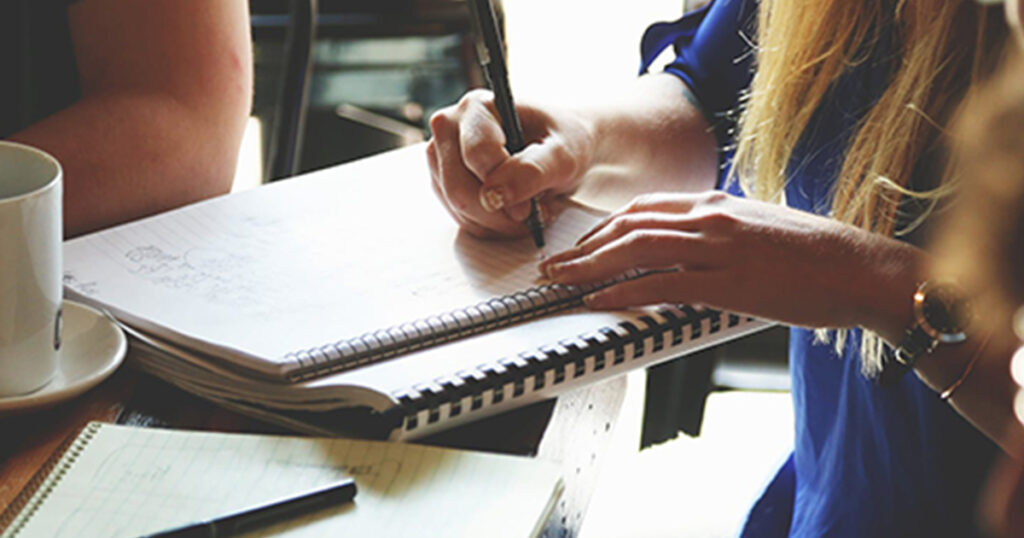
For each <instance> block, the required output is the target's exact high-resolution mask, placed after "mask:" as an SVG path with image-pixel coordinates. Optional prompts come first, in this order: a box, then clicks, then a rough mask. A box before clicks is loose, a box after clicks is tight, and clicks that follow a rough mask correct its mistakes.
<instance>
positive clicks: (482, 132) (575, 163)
mask: <svg viewBox="0 0 1024 538" xmlns="http://www.w3.org/2000/svg"><path fill="white" fill-rule="evenodd" d="M693 102H694V99H693V97H692V96H691V95H690V92H689V90H688V89H687V87H686V85H685V84H684V83H683V82H682V81H681V80H679V79H678V78H677V77H675V76H672V75H666V74H658V75H648V76H644V77H641V78H640V79H639V80H638V81H637V82H636V84H635V85H634V86H633V88H632V91H631V92H629V93H627V94H626V95H624V96H623V97H622V98H621V99H619V100H617V101H616V102H613V103H608V104H607V105H605V106H602V107H600V108H592V109H587V110H567V109H556V108H546V107H541V106H535V105H533V104H531V103H527V102H522V103H519V104H518V106H517V108H518V111H519V115H520V119H521V120H522V124H523V131H524V136H525V138H526V139H527V141H528V145H527V147H526V148H525V149H524V150H523V151H522V152H520V153H518V154H516V155H514V156H509V154H508V152H506V151H505V149H504V143H505V139H504V135H503V134H502V131H501V126H500V124H499V123H498V118H497V115H496V113H495V110H494V107H493V103H492V98H491V94H490V92H485V91H476V92H471V93H469V94H467V95H466V96H465V97H463V99H462V100H461V101H459V103H458V104H456V105H453V106H451V107H448V108H446V109H444V110H442V111H440V112H438V113H437V114H435V115H434V117H433V118H431V122H430V126H431V130H432V131H433V138H432V140H431V141H430V144H428V146H427V157H428V160H429V162H430V169H431V174H432V178H433V185H434V189H435V191H436V192H437V194H438V196H439V198H441V201H442V202H443V203H444V205H445V206H446V207H447V208H448V210H449V212H450V213H451V214H452V216H453V217H454V218H455V220H456V221H458V223H459V224H460V225H461V226H462V228H463V229H465V230H466V231H468V232H470V233H472V234H474V235H477V236H482V237H493V236H520V235H524V234H525V233H526V228H525V227H524V226H523V224H522V221H523V220H524V219H525V218H526V215H527V213H528V204H527V203H526V202H527V201H528V200H529V199H530V197H532V196H536V195H538V194H541V193H548V194H566V193H570V192H573V191H580V192H581V193H582V194H584V195H587V196H589V197H590V198H593V199H597V200H598V201H599V202H604V203H605V205H607V204H610V203H615V201H616V200H615V199H616V198H617V202H618V203H622V202H624V201H626V200H628V199H629V198H631V197H632V195H635V194H636V193H639V192H650V191H657V190H673V191H700V190H706V189H710V188H713V187H714V185H715V182H716V180H717V177H718V156H717V150H716V141H715V138H714V136H713V134H712V133H711V132H710V130H709V129H708V126H707V122H706V121H705V120H704V117H703V116H702V115H701V113H700V112H699V111H698V109H697V108H696V106H694V105H693ZM487 189H496V190H497V191H498V192H500V193H501V198H502V201H503V202H504V203H503V204H502V207H501V208H500V209H502V210H498V209H499V208H495V207H489V208H486V207H484V205H483V203H482V198H483V193H484V192H485V191H486V190H487Z"/></svg>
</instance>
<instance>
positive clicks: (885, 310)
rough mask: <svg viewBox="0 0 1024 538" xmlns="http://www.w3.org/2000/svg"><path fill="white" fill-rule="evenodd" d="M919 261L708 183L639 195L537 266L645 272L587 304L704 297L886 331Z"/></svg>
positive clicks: (564, 274)
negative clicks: (705, 188) (696, 190)
mask: <svg viewBox="0 0 1024 538" xmlns="http://www.w3.org/2000/svg"><path fill="white" fill-rule="evenodd" d="M923 261H924V255H923V254H922V252H921V251H920V250H918V249H916V248H914V247H912V246H909V245H907V244H905V243H901V242H899V241H895V240H893V239H888V238H885V237H882V236H879V235H877V234H872V233H869V232H866V231H864V230H861V229H858V228H855V227H853V226H848V225H844V224H841V223H838V222H836V221H834V220H831V219H828V218H825V217H820V216H817V215H813V214H810V213H807V212H804V211H799V210H796V209H791V208H788V207H785V206H781V205H776V204H770V203H766V202H759V201H754V200H748V199H744V198H738V197H734V196H730V195H728V194H725V193H723V192H717V191H716V192H707V193H701V194H653V195H647V196H642V197H639V198H637V199H635V200H634V201H633V202H632V203H630V204H629V205H627V206H626V207H625V208H624V209H622V210H620V211H618V212H616V213H614V214H612V215H611V216H609V217H608V218H606V219H605V220H604V221H602V222H601V223H600V224H598V225H597V226H596V227H594V228H593V229H592V230H590V231H589V232H588V233H587V234H586V235H584V236H583V238H581V239H580V240H579V241H578V242H577V244H576V246H575V247H574V248H572V249H569V250H567V251H565V252H562V253H559V254H556V255H554V256H552V257H550V258H548V259H547V260H545V261H544V262H543V263H542V264H541V266H540V269H541V272H542V273H543V274H544V275H545V276H547V277H548V278H550V279H551V280H553V281H555V282H560V283H564V284H583V283H589V282H598V281H602V280H607V279H610V278H613V277H615V276H617V275H619V274H622V273H623V272H625V271H627V270H629V269H634V268H636V269H641V270H653V271H656V272H655V273H654V274H651V275H648V276H645V277H642V278H639V279H636V280H631V281H626V282H622V283H619V284H616V285H614V286H611V287H608V288H605V289H603V290H600V291H597V292H595V293H593V294H591V295H590V296H588V297H587V298H586V304H587V305H588V306H589V307H591V308H598V309H613V308H625V307H630V306H638V305H647V304H658V303H689V304H704V305H708V306H712V307H715V308H723V309H727V310H732V311H736V312H742V313H746V314H750V315H754V316H759V317H764V318H768V319H774V320H778V321H781V322H785V323H788V324H793V325H801V326H809V327H851V326H857V325H860V326H865V327H868V328H871V329H874V330H876V331H879V332H880V333H881V334H882V336H883V337H887V338H889V337H894V338H898V337H899V335H900V334H902V331H903V329H904V328H905V327H906V323H908V322H909V319H910V316H911V297H912V294H913V291H914V289H915V286H916V278H917V276H918V275H919V274H920V272H919V269H920V267H919V265H920V264H921V263H923Z"/></svg>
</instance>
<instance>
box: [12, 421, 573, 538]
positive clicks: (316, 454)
mask: <svg viewBox="0 0 1024 538" xmlns="http://www.w3.org/2000/svg"><path fill="white" fill-rule="evenodd" d="M96 426H99V425H93V426H92V427H96ZM58 469H59V467H58ZM347 476H352V477H353V478H355V480H356V485H357V487H358V490H359V491H358V493H357V494H356V498H355V502H354V503H351V504H348V505H345V506H339V507H337V508H331V509H326V510H322V511H319V512H316V513H314V514H310V515H308V516H305V517H301V518H299V519H295V520H292V521H289V522H284V523H281V524H278V525H275V526H273V527H268V528H265V529H261V530H260V531H258V532H253V533H250V535H267V536H270V535H274V536H278V535H283V536H374V537H389V536H396V537H397V536H402V537H405V536H508V537H517V538H519V537H523V536H529V535H530V534H531V532H532V531H533V530H534V528H535V527H536V526H537V523H538V522H539V521H540V520H541V518H542V517H544V515H545V512H549V511H550V506H551V505H552V502H553V500H554V499H556V498H557V496H558V493H559V492H560V481H559V479H558V468H557V466H556V465H555V464H553V463H550V462H545V461H541V460H534V459H529V458H523V457H516V456H502V455H494V454H484V453H477V452H467V451H457V450H449V449H441V448H434V447H425V446H418V445H408V444H400V443H380V442H372V441H353V440H346V439H314V438H299V437H271V436H259V435H243V434H223V433H210V432H185V431H174V430H159V429H148V428H132V427H128V426H115V425H110V424H104V425H102V426H100V427H99V429H98V431H97V433H96V435H95V437H94V438H93V439H92V440H91V441H90V442H89V443H88V445H87V448H86V449H85V450H84V451H83V452H81V455H80V456H78V458H77V459H76V460H75V461H74V463H73V464H71V465H70V470H69V471H68V472H67V473H66V474H64V475H63V477H62V478H61V479H60V480H59V482H57V483H56V485H55V486H53V489H52V491H50V492H48V494H47V495H45V496H44V495H42V494H43V493H44V492H43V491H40V492H39V493H37V494H36V496H35V498H36V499H39V500H40V501H41V504H40V505H39V506H38V508H37V509H36V510H35V512H34V513H33V515H32V516H31V518H29V519H28V522H27V524H26V525H24V527H23V528H22V530H21V532H19V533H17V534H13V535H11V536H17V537H19V538H22V537H25V538H27V537H36V536H45V537H52V538H60V537H64V536H67V537H71V536H73V537H90V536H97V537H100V536H102V537H120V536H125V537H127V536H138V535H140V534H144V533H152V532H157V531H160V530H165V529H168V528H172V527H175V526H179V525H182V524H186V523H190V522H194V521H199V520H204V519H208V518H211V517H215V516H217V515H222V514H225V513H230V512H233V511H237V510H240V509H244V508H247V507H251V506H255V505H258V504H262V503H265V502H267V501H269V500H273V499H276V498H281V497H286V496H289V495H293V494H295V493H297V492H301V491H305V490H308V489H311V488H315V487H320V486H323V485H326V484H329V483H332V482H334V481H337V480H338V479H341V478H344V477H347ZM44 497H45V500H43V499H44ZM30 506H31V505H30ZM26 512H27V511H25V512H23V514H25V513H26ZM17 528H18V522H17V521H16V522H15V525H14V526H12V527H11V528H10V529H8V531H13V530H15V529H17ZM6 537H7V535H6V534H5V538H6Z"/></svg>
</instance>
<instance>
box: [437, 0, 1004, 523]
mask: <svg viewBox="0 0 1024 538" xmlns="http://www.w3.org/2000/svg"><path fill="white" fill-rule="evenodd" d="M1006 33H1007V32H1006V25H1005V23H1004V22H1003V20H1002V12H1001V11H1000V10H998V9H995V8H986V7H981V6H978V5H976V4H974V3H973V2H969V1H966V0H860V1H844V0H817V1H815V2H794V1H792V0H762V1H761V2H760V3H755V2H753V1H744V0H715V1H714V2H712V4H711V5H710V6H709V7H707V8H705V9H703V10H701V11H698V12H695V13H693V14H690V15H688V16H687V17H684V18H683V19H682V20H680V21H677V23H674V24H671V25H656V26H654V27H652V28H651V29H650V30H648V33H647V35H646V36H645V43H644V49H645V57H646V58H653V57H654V56H656V53H657V52H658V49H659V47H660V46H662V45H665V44H670V43H671V44H674V45H675V47H676V52H677V58H676V61H675V62H673V63H672V64H670V65H669V66H668V68H666V72H665V73H661V74H656V75H647V76H644V77H641V78H640V80H639V81H638V82H637V84H636V86H635V88H634V91H633V93H632V94H631V95H629V96H627V97H626V98H625V99H623V100H622V101H621V102H618V103H615V104H610V105H609V106H606V107H602V108H597V109H592V110H584V111H579V110H576V111H570V110H560V109H549V108H543V107H538V106H530V105H522V106H520V109H519V112H520V115H521V118H522V121H523V125H524V129H525V130H526V136H527V138H528V139H530V140H532V142H533V143H532V144H530V145H529V146H528V147H527V148H526V149H525V150H524V151H523V152H521V153H519V154H517V155H515V156H514V157H510V156H509V155H508V154H507V153H505V152H504V150H503V147H502V145H503V143H504V139H503V137H502V135H501V130H500V127H499V125H498V123H497V119H496V116H495V114H494V112H493V106H492V105H491V103H490V97H489V94H487V93H484V92H474V93H470V94H468V95H467V96H466V97H465V98H463V99H462V101H460V103H459V104H458V105H456V106H453V107H451V108H449V109H446V110H444V111H441V112H439V113H438V114H437V115H435V117H434V118H433V119H432V121H431V127H432V129H433V131H434V139H433V140H432V141H431V143H430V145H429V146H428V158H429V160H430V162H431V168H432V172H433V179H434V184H435V188H436V190H437V192H438V194H439V196H440V198H441V200H442V202H443V203H445V205H446V207H448V209H449V211H450V212H451V213H452V215H453V217H454V218H455V219H456V220H457V221H458V222H459V224H460V225H461V226H462V227H463V228H464V229H465V230H466V231H468V232H470V233H473V234H476V235H479V236H483V237H495V236H498V237H500V236H512V235H521V234H524V233H525V228H524V227H523V225H522V221H523V219H525V217H526V214H527V208H526V204H525V203H524V202H525V201H527V200H528V199H529V198H530V197H531V196H536V195H544V196H553V195H558V194H568V193H573V192H577V193H578V192H584V193H586V192H594V191H598V192H606V191H607V189H608V187H609V186H610V185H611V186H621V185H624V184H626V185H629V188H631V189H632V190H636V191H649V192H653V193H654V194H649V195H644V196H641V197H638V198H636V199H635V200H634V201H633V202H631V203H629V204H627V205H626V206H625V207H624V208H622V209H620V210H619V211H617V212H615V213H614V214H612V215H611V216H610V217H609V218H608V219H606V220H605V221H604V222H603V223H602V224H601V225H599V226H598V227H597V228H595V229H594V230H592V231H591V232H590V233H588V234H587V235H586V236H584V237H583V238H581V240H580V242H579V244H578V245H577V246H576V247H575V248H573V249H571V250H569V251H567V252H564V253H560V254H557V255H555V256H553V257H552V258H549V259H548V260H546V261H545V262H544V263H543V264H542V265H541V271H542V272H544V273H545V274H546V275H547V276H548V277H549V278H551V279H553V280H555V281H558V282H563V283H583V282H591V281H597V280H604V279H605V278H607V277H610V276H614V275H617V274H620V273H622V272H623V271H625V270H626V269H630V268H634V267H640V268H645V269H662V270H667V271H660V272H658V273H656V274H653V275H651V276H648V277H644V278H641V279H638V280H635V281H631V282H626V283H622V284H618V285H616V286H613V287H611V288H607V289H605V290H603V291H600V292H597V293H595V294H593V295H591V296H590V297H588V298H587V304H588V306H590V307H591V308H624V307H630V306H634V305H644V304H654V303H661V302H674V303H700V304H706V305H709V306H713V307H717V308H723V309H728V310H733V311H738V312H742V313H747V314H751V315H756V316H760V317H764V318H769V319H774V320H778V321H781V322H784V323H787V324H790V325H793V326H794V328H793V329H792V333H791V337H790V364H791V369H792V376H793V383H792V387H793V398H794V404H795V409H796V413H795V417H796V440H795V445H794V451H793V454H792V456H791V457H790V459H789V460H788V461H787V462H786V464H785V465H784V466H783V468H782V469H781V470H780V471H779V473H778V475H777V476H776V478H775V479H774V480H773V482H772V483H771V485H770V486H769V487H768V489H767V490H766V492H765V494H764V495H763V497H762V499H761V500H760V501H759V502H758V503H757V505H755V507H754V508H753V510H752V511H751V514H750V516H749V518H748V521H747V524H746V528H745V532H746V533H747V534H748V535H751V536H785V535H790V536H851V537H853V536H858V537H859V536H969V535H971V534H973V532H974V528H975V524H974V509H975V508H974V507H975V504H976V496H977V492H978V489H979V487H980V485H981V483H982V481H983V479H984V476H985V471H986V470H987V469H988V467H989V465H990V463H991V461H992V458H993V456H994V455H995V453H996V452H997V450H998V449H997V448H996V446H995V445H994V444H993V443H992V442H991V440H995V441H996V442H1001V441H1003V439H1002V435H1003V432H1004V429H1005V425H1006V424H1007V423H1008V422H1009V421H1010V420H1012V417H1011V413H1010V409H1011V405H1010V402H1011V400H1012V396H1013V384H1012V382H1011V381H1010V380H1009V378H1008V376H1006V375H1005V372H1004V370H1002V369H1001V368H1000V364H1001V365H1002V366H1005V361H999V360H985V359H986V358H988V357H989V356H992V357H1003V356H1008V355H1009V351H1007V350H1004V349H1002V345H1003V344H1002V343H1001V342H993V341H990V340H989V339H987V338H986V337H985V336H984V335H974V334H969V335H967V336H966V338H965V339H964V337H963V335H962V334H960V333H962V332H964V331H963V327H961V326H960V322H959V320H958V319H957V316H956V315H955V314H956V312H957V310H958V308H959V305H960V304H961V303H960V301H958V300H957V297H955V296H956V294H957V293H956V291H955V290H956V289H955V288H954V287H951V286H949V285H946V284H944V283H938V282H932V281H929V280H928V279H927V274H928V266H929V258H928V256H927V255H926V254H925V253H924V251H923V250H921V249H920V248H919V247H918V246H917V245H918V244H920V242H921V241H922V239H921V236H922V235H923V232H924V231H926V230H927V226H926V224H927V217H928V216H929V215H930V213H931V212H932V211H933V208H934V207H935V203H936V202H937V201H939V199H940V198H941V197H942V195H943V194H945V192H946V191H947V190H948V188H950V187H951V185H952V183H949V182H944V181H943V180H944V175H945V172H944V168H945V167H944V163H943V162H942V161H941V159H940V158H939V156H940V155H941V151H940V133H941V132H942V129H943V125H945V124H946V123H947V122H948V121H950V120H951V118H952V117H953V115H954V113H955V111H956V109H957V106H958V104H959V103H960V102H961V101H962V100H963V99H964V98H965V97H966V96H968V95H969V94H970V90H971V88H972V87H973V84H974V82H975V81H977V80H979V79H981V78H983V77H984V76H986V75H987V74H988V73H989V72H990V71H991V70H993V69H994V67H995V65H997V63H998V61H999V58H1000V56H1001V51H1002V50H1003V47H1004V42H1005V41H1006ZM754 43H756V46H755V45H753V44H754ZM716 186H718V187H721V188H722V189H720V190H715V188H716ZM740 190H742V192H743V193H745V197H741V196H737V195H736V194H738V193H739V192H740ZM730 193H732V194H730ZM922 223H925V225H924V226H923V225H922ZM922 282H923V283H924V285H923V286H922ZM917 291H923V292H926V293H925V302H926V304H927V305H928V306H929V308H925V309H923V310H924V311H925V312H926V313H927V314H928V316H925V317H922V316H921V315H920V314H918V313H915V309H914V299H913V297H914V296H915V292H917ZM936 327H937V328H938V329H939V332H938V334H937V336H935V331H932V330H931V329H935V328H936ZM826 329H827V331H826ZM925 329H929V330H925ZM943 331H945V332H943ZM954 336H957V338H954ZM940 337H942V338H940ZM947 337H948V338H947ZM940 339H948V340H962V341H960V342H958V343H939V340H940ZM933 347H934V349H933V350H932V348H933ZM893 350H896V351H893ZM897 357H898V359H899V360H897ZM975 357H980V359H979V360H977V361H972V359H974V358H975ZM972 362H973V363H974V364H975V365H976V367H974V368H973V369H974V373H972V374H971V376H972V379H971V382H970V383H960V384H957V380H958V379H960V378H961V376H962V373H963V372H964V370H965V368H966V366H967V365H968V364H969V363H972ZM911 366H912V367H913V370H914V372H915V373H916V375H914V374H910V375H901V374H903V372H904V371H905V370H907V369H908V368H909V367H911ZM954 385H956V386H955V387H954ZM951 388H952V389H953V394H952V395H951V397H950V398H949V399H948V401H946V400H943V399H940V397H939V396H938V394H937V393H939V392H948V391H949V389H951ZM957 411H959V414H958V413H957ZM965 417H966V420H965ZM979 430H980V431H979ZM986 434H987V437H986Z"/></svg>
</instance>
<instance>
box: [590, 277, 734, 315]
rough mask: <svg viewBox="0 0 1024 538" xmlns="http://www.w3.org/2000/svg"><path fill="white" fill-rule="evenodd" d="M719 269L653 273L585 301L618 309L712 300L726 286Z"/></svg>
mask: <svg viewBox="0 0 1024 538" xmlns="http://www.w3.org/2000/svg"><path fill="white" fill-rule="evenodd" d="M723 280H724V279H723V278H722V276H721V275H720V274H718V273H717V272H707V271H676V272H671V273H653V274H650V275H647V276H643V277H640V278H637V279H634V280H627V281H625V282H620V283H618V284H615V285H614V286H610V287H607V288H604V289H602V290H599V291H596V292H594V293H591V294H589V295H587V296H585V297H584V298H583V302H584V304H586V305H587V307H589V308H593V309H595V310H614V309H623V308H629V307H633V306H643V305H653V304H661V303H701V304H707V303H709V298H712V297H714V296H715V295H716V293H717V291H716V290H720V289H722V286H723V285H725V282H723Z"/></svg>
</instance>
